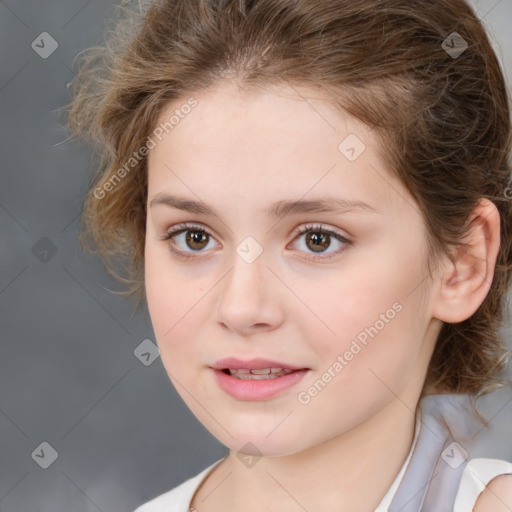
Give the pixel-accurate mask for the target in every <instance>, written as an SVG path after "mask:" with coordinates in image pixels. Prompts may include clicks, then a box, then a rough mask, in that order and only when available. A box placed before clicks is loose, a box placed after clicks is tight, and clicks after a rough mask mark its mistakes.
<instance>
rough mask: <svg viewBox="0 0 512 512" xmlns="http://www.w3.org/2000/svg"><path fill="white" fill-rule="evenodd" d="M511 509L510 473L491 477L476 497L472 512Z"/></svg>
mask: <svg viewBox="0 0 512 512" xmlns="http://www.w3.org/2000/svg"><path fill="white" fill-rule="evenodd" d="M489 510H492V511H493V512H509V511H510V510H512V475H500V476H497V477H495V478H493V479H492V480H491V481H490V482H489V484H488V485H487V486H486V487H485V489H484V490H483V491H482V493H481V494H480V496H479V497H478V499H477V501H476V503H475V508H474V509H473V512H488V511H489Z"/></svg>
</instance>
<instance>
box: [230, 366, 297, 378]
mask: <svg viewBox="0 0 512 512" xmlns="http://www.w3.org/2000/svg"><path fill="white" fill-rule="evenodd" d="M303 370H306V368H303ZM221 371H222V372H223V373H225V374H226V375H229V376H231V377H234V378H235V379H240V380H269V379H278V378H279V377H283V376H284V375H288V374H290V373H294V372H298V371H301V370H292V369H291V368H262V369H260V370H247V369H245V368H224V369H222V370H221Z"/></svg>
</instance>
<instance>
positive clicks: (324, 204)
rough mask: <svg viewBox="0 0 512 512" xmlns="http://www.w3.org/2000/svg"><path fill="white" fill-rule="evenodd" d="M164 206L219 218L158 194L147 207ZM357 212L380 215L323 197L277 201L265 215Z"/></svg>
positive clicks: (361, 204) (186, 201)
mask: <svg viewBox="0 0 512 512" xmlns="http://www.w3.org/2000/svg"><path fill="white" fill-rule="evenodd" d="M157 205H165V206H168V207H170V208H176V209H178V210H183V211H185V212H189V213H195V214H202V215H211V216H215V217H218V218H220V216H219V215H218V213H217V212H216V211H215V209H214V208H212V207H210V206H208V205H207V204H205V203H204V202H202V201H195V200H191V199H186V198H182V197H177V196H173V195H170V194H166V193H159V194H157V195H156V196H154V197H153V199H152V200H151V201H150V203H149V207H150V208H152V207H153V206H157ZM354 210H358V211H361V212H368V213H381V212H380V211H379V210H377V209H376V208H374V207H373V206H370V205H369V204H366V203H364V202H362V201H353V200H350V199H345V198H341V197H331V196H328V197H324V198H322V199H315V200H309V201H306V200H298V201H286V200H282V201H277V202H276V203H274V204H272V205H271V206H270V208H269V209H268V210H266V214H267V216H268V217H269V218H270V219H281V218H282V217H284V216H285V215H293V214H299V213H344V212H348V211H354Z"/></svg>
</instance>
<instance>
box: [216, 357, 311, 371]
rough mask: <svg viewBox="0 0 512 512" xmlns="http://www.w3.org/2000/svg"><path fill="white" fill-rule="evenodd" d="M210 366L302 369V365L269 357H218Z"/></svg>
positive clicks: (218, 368)
mask: <svg viewBox="0 0 512 512" xmlns="http://www.w3.org/2000/svg"><path fill="white" fill-rule="evenodd" d="M212 368H214V369H215V370H225V369H227V368H228V369H232V370H235V369H236V370H240V369H246V370H264V369H265V368H285V369H290V370H302V369H304V367H302V366H294V365H291V364H288V363H282V362H279V361H271V360H269V359H261V358H255V359H248V360H245V361H244V360H243V359H238V358H236V357H227V358H225V359H219V360H218V361H216V362H215V363H214V364H213V366H212Z"/></svg>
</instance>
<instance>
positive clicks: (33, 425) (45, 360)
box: [0, 0, 512, 512]
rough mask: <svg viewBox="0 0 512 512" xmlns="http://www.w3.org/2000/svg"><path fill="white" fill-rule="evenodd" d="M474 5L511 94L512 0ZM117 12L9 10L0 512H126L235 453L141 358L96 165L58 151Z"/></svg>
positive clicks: (3, 102)
mask: <svg viewBox="0 0 512 512" xmlns="http://www.w3.org/2000/svg"><path fill="white" fill-rule="evenodd" d="M473 5H474V6H475V7H476V9H477V12H478V13H479V15H480V17H481V18H483V19H484V20H485V22H486V25H487V26H488V29H489V31H490V35H491V38H492V40H493V43H494V46H495V49H496V51H497V53H498V56H499V58H500V59H501V61H502V63H503V66H504V68H505V71H506V73H507V76H508V81H509V84H510V83H512V33H511V30H510V28H511V21H512V3H511V0H501V1H498V0H489V1H484V0H482V1H475V2H473ZM112 6H113V3H112V2H110V1H105V0H65V1H64V0H51V1H50V0H48V1H41V0H39V1H35V0H18V1H16V0H8V1H0V38H1V46H0V48H1V53H0V59H1V60H0V64H1V65H0V112H1V123H0V141H1V142H0V144H1V146H0V148H1V155H2V159H1V167H0V168H1V180H2V181H1V188H0V226H1V232H2V234H3V240H4V241H3V243H2V244H1V245H0V256H1V269H2V272H1V276H0V307H1V316H0V322H1V325H0V332H1V334H2V343H1V351H2V352H1V358H0V378H1V385H0V433H1V436H0V510H1V511H2V512H32V511H41V512H46V511H52V512H70V511H72V512H85V511H98V510H99V511H103V512H121V511H123V512H125V511H131V510H133V509H134V508H135V507H136V506H138V505H139V504H141V503H142V502H145V501H147V500H149V499H151V498H152V497H154V496H156V495H158V494H160V493H162V492H164V491H166V490H167V489H170V488H171V487H173V486H174V485H176V484H178V483H180V482H182V481H183V480H184V479H186V478H188V477H190V476H192V475H194V474H196V473H198V472H199V471H201V470H202V469H204V467H206V466H207V465H209V464H211V463H212V462H214V461H215V460H217V459H219V458H220V457H222V456H223V455H224V453H225V448H224V447H223V446H222V445H221V444H220V443H219V442H218V441H217V440H216V439H215V438H213V437H212V436H211V435H210V434H209V433H208V432H207V431H206V429H205V428H204V427H203V426H202V425H201V424H200V423H199V422H197V421H196V419H195V418H194V417H193V415H192V414H191V413H190V412H189V410H188V408H187V407H186V406H185V405H184V404H183V402H182V401H181V398H180V397H179V396H178V394H177V393H176V391H175V390H174V388H173V387H172V385H171V383H170V381H169V379H168V377H167V374H166V372H165V370H164V368H163V366H162V363H161V359H160V358H157V359H155V360H154V362H152V364H150V365H148V366H146V365H144V364H143V363H142V362H141V361H140V360H139V359H138V358H137V357H136V356H135V354H134V351H135V350H136V348H137V347H138V346H139V345H140V344H141V342H142V341H143V340H146V339H149V340H152V341H155V340H154V335H153V331H152V328H151V323H150V320H149V317H148V315H147V312H146V311H145V309H144V308H142V309H141V310H140V311H139V312H138V313H137V314H136V315H134V316H133V317H132V315H131V312H132V307H133V303H132V302H130V301H123V300H122V299H121V298H120V297H118V296H117V295H115V294H113V293H111V292H110V291H109V290H113V289H119V286H118V285H117V283H115V282H114V281H113V280H112V279H111V278H110V277H109V276H108V275H107V274H106V273H105V271H104V270H103V268H102V267H101V265H100V263H99V261H98V260H97V259H96V257H93V256H90V255H86V254H83V253H82V252H81V251H80V250H79V248H78V245H77V234H78V228H79V214H80V208H81V202H82V200H83V196H84V193H85V191H86V187H87V182H88V176H89V167H90V160H91V153H90V151H89V149H88V148H87V147H86V146H85V145H82V144H81V143H77V142H74V143H70V142H69V141H68V142H63V141H64V140H65V139H66V138H67V137H68V136H69V134H68V133H67V132H66V131H65V130H64V129H63V128H62V127H61V126H60V125H59V114H58V111H57V109H59V108H61V107H62V106H63V105H65V104H67V103H68V101H69V99H70V98H69V90H68V87H67V85H68V83H69V81H70V80H71V79H72V78H73V74H74V71H75V72H76V68H73V59H74V57H75V56H76V55H77V53H78V52H80V51H81V50H83V49H85V48H87V47H90V46H93V45H95V44H99V43H101V35H102V30H103V26H104V21H105V19H106V17H108V16H109V13H111V12H112ZM42 32H48V33H49V34H50V35H51V36H52V37H53V38H54V39H55V40H56V41H57V43H58V48H57V49H56V50H55V52H54V53H53V54H52V55H51V56H49V57H48V58H46V59H43V58H41V57H40V56H39V54H38V53H36V51H35V50H34V49H33V48H32V47H31V44H32V42H33V41H34V40H36V38H37V37H38V36H39V35H40V34H41V33H42ZM47 48H48V46H47ZM73 70H74V71H73ZM7 241H9V242H8V243H7ZM55 251H56V252H55ZM509 302H510V300H509ZM504 334H505V335H506V338H507V340H509V341H510V338H511V336H510V329H509V328H507V329H506V332H505V333H504ZM509 400H510V397H508V396H505V395H503V394H500V393H499V392H498V393H495V394H493V395H492V396H490V397H488V398H486V403H485V406H484V407H482V410H483V411H484V412H485V411H488V412H490V415H493V414H495V413H496V411H498V410H500V409H501V410H502V411H503V414H504V413H505V412H506V411H508V412H507V414H508V415H509V416H508V417H511V416H510V412H512V411H510V409H511V407H510V405H508V401H509ZM480 403H483V402H482V401H481V402H480ZM502 417H503V418H505V417H507V416H502ZM43 442H46V443H49V444H50V445H51V446H52V447H53V449H55V450H56V452H57V453H58V457H57V459H56V460H55V462H53V464H51V466H50V467H48V468H47V469H43V468H42V467H40V466H39V464H38V463H36V462H37V461H39V462H40V463H43V459H45V458H46V459H45V460H49V459H48V457H50V455H51V454H50V451H49V449H48V448H45V447H44V446H43V452H42V453H44V457H42V456H40V457H39V458H38V457H37V456H36V455H35V454H37V453H39V454H41V451H40V450H41V448H40V445H41V443H43ZM34 451H35V454H34ZM33 454H34V455H33Z"/></svg>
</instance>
